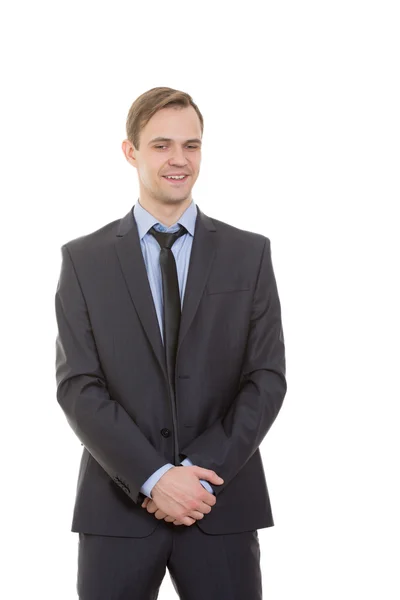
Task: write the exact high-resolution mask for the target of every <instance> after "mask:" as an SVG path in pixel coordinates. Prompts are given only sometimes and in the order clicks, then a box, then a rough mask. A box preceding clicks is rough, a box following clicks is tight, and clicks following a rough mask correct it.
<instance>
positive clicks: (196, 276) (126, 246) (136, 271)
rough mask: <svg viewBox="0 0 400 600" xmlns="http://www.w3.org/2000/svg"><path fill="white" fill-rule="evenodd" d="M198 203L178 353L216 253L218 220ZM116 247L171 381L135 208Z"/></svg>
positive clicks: (145, 326) (123, 224) (121, 226)
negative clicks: (135, 216) (213, 219)
mask: <svg viewBox="0 0 400 600" xmlns="http://www.w3.org/2000/svg"><path fill="white" fill-rule="evenodd" d="M196 207H197V218H196V224H195V230H194V238H193V244H192V249H191V254H190V260H189V268H188V275H187V281H186V287H185V295H184V298H183V306H182V315H181V322H180V330H179V337H178V349H177V357H178V355H179V349H180V347H181V345H182V341H183V339H184V337H185V335H186V333H187V331H188V329H189V327H190V325H191V323H192V321H193V318H194V316H195V314H196V311H197V308H198V306H199V302H200V299H201V296H202V294H203V290H204V287H205V285H206V282H207V278H208V275H209V273H210V269H211V264H212V261H213V258H214V254H215V235H214V233H215V231H216V229H215V226H214V223H213V221H212V220H211V219H210V218H209V217H208V216H207V215H205V214H204V213H203V212H202V211H201V210H200V209H199V207H198V206H197V205H196ZM115 248H116V251H117V254H118V259H119V262H120V265H121V269H122V272H123V275H124V279H125V283H126V285H127V288H128V291H129V294H130V297H131V299H132V302H133V304H134V306H135V309H136V311H137V314H138V316H139V319H140V321H141V323H142V326H143V329H144V330H145V333H146V335H147V337H148V340H149V342H150V344H151V346H152V348H153V351H154V354H155V356H156V357H157V360H158V362H159V364H160V366H161V369H162V370H163V372H164V376H165V379H166V381H168V376H167V371H166V365H165V354H164V346H163V343H162V338H161V333H160V328H159V325H158V320H157V313H156V309H155V306H154V301H153V296H152V293H151V288H150V284H149V280H148V277H147V271H146V265H145V263H144V259H143V254H142V249H141V246H140V239H139V233H138V230H137V225H136V221H135V219H134V217H133V214H132V210H130V211H129V212H128V214H127V215H125V217H123V219H121V221H120V223H119V226H118V231H117V237H116V241H115Z"/></svg>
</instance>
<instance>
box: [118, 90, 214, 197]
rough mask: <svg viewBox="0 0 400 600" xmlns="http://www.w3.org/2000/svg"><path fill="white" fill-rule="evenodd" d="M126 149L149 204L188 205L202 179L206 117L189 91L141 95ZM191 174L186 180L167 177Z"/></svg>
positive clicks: (132, 113) (128, 128)
mask: <svg viewBox="0 0 400 600" xmlns="http://www.w3.org/2000/svg"><path fill="white" fill-rule="evenodd" d="M126 134H127V139H126V140H124V141H123V142H122V150H123V152H124V154H125V157H126V159H127V160H128V162H129V163H130V164H131V165H133V166H134V167H135V168H136V169H137V172H138V177H139V187H140V198H141V200H143V201H144V202H143V203H144V204H147V205H153V204H154V203H157V204H159V205H160V204H161V205H170V206H177V205H183V204H185V205H187V204H189V203H190V202H191V200H192V195H191V192H192V188H193V186H194V184H195V181H196V179H197V177H198V175H199V171H200V162H201V139H202V135H203V117H202V115H201V113H200V110H199V109H198V107H197V106H196V104H195V103H194V102H193V100H192V98H191V97H190V96H189V95H188V94H186V93H185V92H180V91H177V90H174V89H171V88H167V87H157V88H152V89H151V90H149V91H147V92H145V93H144V94H142V95H141V96H139V97H138V98H137V99H136V100H135V102H134V103H133V104H132V106H131V108H130V110H129V113H128V117H127V120H126ZM180 174H183V175H185V177H184V179H183V180H181V181H178V180H173V179H167V178H166V176H167V175H180Z"/></svg>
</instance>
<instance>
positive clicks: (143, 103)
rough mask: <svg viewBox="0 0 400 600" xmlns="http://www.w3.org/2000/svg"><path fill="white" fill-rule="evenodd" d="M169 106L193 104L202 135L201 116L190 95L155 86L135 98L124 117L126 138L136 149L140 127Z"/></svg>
mask: <svg viewBox="0 0 400 600" xmlns="http://www.w3.org/2000/svg"><path fill="white" fill-rule="evenodd" d="M170 106H181V107H186V106H193V108H194V109H195V111H196V113H197V114H198V116H199V119H200V124H201V134H202V135H203V128H204V122H203V116H202V114H201V112H200V110H199V108H198V106H197V105H196V104H195V103H194V102H193V99H192V97H191V96H189V94H186V92H180V91H179V90H173V89H172V88H169V87H155V88H152V89H151V90H148V91H147V92H144V94H142V95H141V96H139V97H138V98H136V100H135V101H134V103H133V104H132V106H131V107H130V109H129V113H128V117H127V119H126V135H127V138H128V140H129V141H130V142H131V143H132V144H133V145H134V147H135V148H136V149H137V150H139V143H140V132H141V131H142V129H143V128H144V127H145V126H146V124H147V123H148V122H149V121H150V119H151V117H152V116H153V115H154V114H155V113H156V112H157V111H159V110H161V109H162V108H166V107H170Z"/></svg>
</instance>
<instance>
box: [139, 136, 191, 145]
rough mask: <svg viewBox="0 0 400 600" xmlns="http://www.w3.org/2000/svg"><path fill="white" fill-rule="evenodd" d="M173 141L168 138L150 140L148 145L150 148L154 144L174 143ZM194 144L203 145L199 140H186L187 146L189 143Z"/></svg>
mask: <svg viewBox="0 0 400 600" xmlns="http://www.w3.org/2000/svg"><path fill="white" fill-rule="evenodd" d="M172 141H173V140H172V139H171V138H166V137H156V138H153V139H152V140H150V142H149V143H148V146H150V144H153V143H154V142H172ZM189 142H190V143H192V142H196V143H197V144H201V140H199V139H198V138H192V139H190V140H186V142H185V144H187V143H189Z"/></svg>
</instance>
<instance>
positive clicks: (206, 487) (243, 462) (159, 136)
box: [55, 87, 286, 600]
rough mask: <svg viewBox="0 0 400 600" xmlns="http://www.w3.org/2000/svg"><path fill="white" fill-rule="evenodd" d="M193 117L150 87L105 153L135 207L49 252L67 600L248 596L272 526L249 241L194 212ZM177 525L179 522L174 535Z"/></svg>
mask: <svg viewBox="0 0 400 600" xmlns="http://www.w3.org/2000/svg"><path fill="white" fill-rule="evenodd" d="M202 135H203V117H202V115H201V113H200V111H199V109H198V107H197V106H196V104H195V103H194V102H193V100H192V98H191V97H190V96H189V95H188V94H186V93H184V92H180V91H177V90H173V89H171V88H164V87H162V88H153V89H151V90H149V91H148V92H146V93H144V94H142V95H141V96H139V98H137V100H136V101H135V102H134V103H133V105H132V107H131V109H130V111H129V114H128V118H127V139H126V140H124V141H123V143H122V149H123V152H124V155H125V157H126V159H127V161H128V162H129V163H130V164H131V165H132V166H133V167H135V168H136V170H137V173H138V178H139V188H140V197H139V199H138V201H137V203H136V204H135V205H134V206H133V208H132V209H130V210H129V212H128V213H127V214H126V216H125V217H123V218H122V219H118V220H117V221H114V222H112V223H109V224H107V225H105V226H104V227H102V228H101V229H99V230H97V231H95V232H93V233H90V234H88V235H85V236H82V237H80V238H77V239H74V240H71V241H69V242H68V243H66V244H64V245H63V246H62V266H61V273H60V278H59V282H58V287H57V291H56V296H55V306H56V317H57V323H58V336H57V341H56V379H57V400H58V402H59V404H60V406H61V408H62V409H63V411H64V413H65V415H66V418H67V420H68V422H69V424H70V426H71V427H72V429H73V430H74V432H75V434H76V435H77V437H78V438H79V439H80V441H81V443H82V445H83V446H84V449H83V453H82V458H81V464H80V470H79V476H78V484H77V492H76V501H75V508H74V516H73V522H72V531H75V532H79V553H78V578H77V589H78V593H79V597H80V598H81V599H83V600H94V599H96V600H102V599H104V600H110V599H111V598H113V599H115V600H116V599H118V600H123V599H128V598H129V599H130V600H131V599H132V600H133V599H134V598H135V599H138V600H139V599H140V600H150V599H153V598H157V596H158V593H159V588H160V585H161V582H162V580H163V577H164V575H165V571H166V568H167V567H168V570H169V572H170V575H171V579H172V582H173V585H174V586H175V589H176V591H177V593H178V595H179V597H180V598H184V599H185V600H198V599H201V600H203V599H204V598H208V599H210V600H214V599H215V600H217V599H218V600H221V599H225V598H226V599H227V600H228V599H229V600H236V599H237V600H243V598H246V599H247V600H255V599H256V598H257V599H258V598H261V597H262V590H261V570H260V549H259V540H258V533H257V529H259V528H263V527H270V526H273V525H274V522H273V517H272V512H271V506H270V501H269V495H268V490H267V485H266V480H265V475H264V470H263V465H262V461H261V455H260V451H259V446H260V444H261V442H262V440H263V439H264V437H265V435H266V433H267V431H268V430H269V428H270V427H271V425H272V423H273V422H274V420H275V418H276V416H277V414H278V412H279V410H280V408H281V405H282V402H283V399H284V396H285V393H286V379H285V350H284V337H283V330H282V323H281V309H280V301H279V297H278V292H277V286H276V281H275V277H274V272H273V267H272V263H271V249H270V241H269V239H268V238H266V237H265V236H263V235H261V234H258V233H254V232H249V231H245V230H242V229H239V228H237V227H233V226H231V225H229V224H227V223H225V222H223V221H219V220H217V219H212V218H210V217H208V216H207V215H205V214H204V213H203V212H202V211H201V210H200V208H199V207H198V206H197V205H196V204H194V202H193V199H192V188H193V186H194V184H195V182H196V180H197V177H198V175H199V170H200V161H201V143H202ZM182 525H184V527H182Z"/></svg>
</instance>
